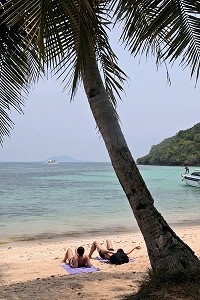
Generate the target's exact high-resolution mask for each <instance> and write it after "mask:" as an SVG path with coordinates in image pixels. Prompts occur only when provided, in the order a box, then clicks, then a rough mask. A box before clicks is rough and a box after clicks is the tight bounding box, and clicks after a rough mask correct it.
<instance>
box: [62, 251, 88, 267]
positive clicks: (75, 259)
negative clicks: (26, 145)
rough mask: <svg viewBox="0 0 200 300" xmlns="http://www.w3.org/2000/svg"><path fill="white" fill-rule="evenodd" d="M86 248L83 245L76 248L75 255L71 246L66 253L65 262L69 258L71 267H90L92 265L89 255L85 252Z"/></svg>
mask: <svg viewBox="0 0 200 300" xmlns="http://www.w3.org/2000/svg"><path fill="white" fill-rule="evenodd" d="M84 252H85V249H84V248H83V247H78V248H75V255H73V253H72V250H71V248H69V249H68V250H67V252H66V254H65V257H64V259H63V262H64V263H66V262H67V260H68V262H69V266H70V267H71V268H80V267H88V268H90V267H91V266H92V264H91V262H90V259H89V256H88V255H86V254H84Z"/></svg>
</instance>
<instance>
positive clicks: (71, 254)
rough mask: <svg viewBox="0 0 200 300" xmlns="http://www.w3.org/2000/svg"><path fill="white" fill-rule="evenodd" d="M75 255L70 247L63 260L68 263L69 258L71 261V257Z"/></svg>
mask: <svg viewBox="0 0 200 300" xmlns="http://www.w3.org/2000/svg"><path fill="white" fill-rule="evenodd" d="M72 257H73V253H72V249H71V248H68V249H67V252H66V253H65V257H64V259H63V262H64V263H66V261H67V259H68V261H70V259H71V258H72Z"/></svg>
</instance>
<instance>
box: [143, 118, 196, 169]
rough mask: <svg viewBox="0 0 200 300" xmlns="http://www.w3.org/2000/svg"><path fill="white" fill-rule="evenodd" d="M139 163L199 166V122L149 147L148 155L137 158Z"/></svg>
mask: <svg viewBox="0 0 200 300" xmlns="http://www.w3.org/2000/svg"><path fill="white" fill-rule="evenodd" d="M137 164H140V165H160V166H183V165H189V166H199V165H200V123H198V124H196V125H194V126H193V127H192V128H189V129H187V130H180V131H179V132H178V133H177V134H176V135H175V136H172V137H170V138H167V139H165V140H163V141H162V142H161V143H159V144H158V145H154V146H152V147H151V150H150V152H149V154H148V155H145V156H144V157H141V158H138V159H137Z"/></svg>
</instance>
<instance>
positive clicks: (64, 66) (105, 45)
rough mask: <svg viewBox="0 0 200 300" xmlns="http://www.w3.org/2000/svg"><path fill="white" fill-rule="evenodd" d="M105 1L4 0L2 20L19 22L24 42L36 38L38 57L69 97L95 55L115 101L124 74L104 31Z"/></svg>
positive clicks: (106, 7) (28, 43)
mask: <svg viewBox="0 0 200 300" xmlns="http://www.w3.org/2000/svg"><path fill="white" fill-rule="evenodd" d="M10 4H12V5H10ZM109 4H110V1H108V0H102V1H99V0H82V1H76V0H75V1H66V0H43V1H41V0H40V1H39V0H25V1H24V0H8V1H7V4H6V5H5V6H4V8H5V10H6V15H5V18H4V21H5V22H6V24H7V25H8V26H13V25H14V24H16V23H17V24H21V25H20V30H21V32H26V42H27V45H31V44H32V42H33V41H34V40H35V39H36V40H37V46H38V48H39V53H40V55H41V59H42V60H43V61H45V62H46V63H47V68H48V69H50V70H52V69H53V71H54V73H55V74H57V75H58V74H59V76H60V77H62V80H63V81H64V83H65V88H66V87H69V86H70V85H71V92H72V96H74V94H75V91H76V88H77V85H78V84H79V81H80V80H81V76H82V75H81V74H83V73H84V69H85V68H86V67H87V66H88V64H89V63H90V60H91V59H93V57H94V55H95V56H96V59H97V60H98V61H99V64H100V67H101V68H102V71H103V74H104V81H105V87H106V89H107V92H108V94H109V96H110V99H111V101H113V103H115V100H116V99H115V96H114V94H115V93H114V91H116V92H117V95H118V96H119V91H120V90H121V91H122V90H123V88H122V83H123V81H124V80H125V77H126V75H125V74H124V72H123V71H122V70H121V69H120V68H119V67H118V65H117V57H116V56H115V54H114V52H113V51H112V50H111V47H110V44H109V38H108V36H107V34H106V30H107V25H108V24H109V22H110V21H109V20H108V15H109ZM27 47H28V46H27ZM113 88H114V89H113Z"/></svg>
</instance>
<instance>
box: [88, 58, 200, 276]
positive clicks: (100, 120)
mask: <svg viewBox="0 0 200 300" xmlns="http://www.w3.org/2000/svg"><path fill="white" fill-rule="evenodd" d="M83 84H84V88H85V91H86V94H87V98H88V101H89V105H90V108H91V111H92V113H93V116H94V119H95V121H96V124H97V127H98V128H99V131H100V133H101V135H102V137H103V140H104V142H105V145H106V148H107V150H108V153H109V156H110V159H111V162H112V165H113V168H114V170H115V173H116V175H117V177H118V179H119V182H120V184H121V186H122V188H123V190H124V192H125V194H126V196H127V198H128V200H129V203H130V206H131V208H132V211H133V213H134V216H135V218H136V220H137V223H138V226H139V228H140V230H141V232H142V234H143V237H144V240H145V243H146V246H147V251H148V255H149V259H150V263H151V266H152V269H153V270H154V271H162V272H167V273H170V274H173V273H176V272H179V271H184V270H193V269H200V260H199V259H198V258H197V257H196V256H195V255H194V252H193V251H192V249H191V248H190V247H189V246H188V245H186V244H185V243H184V242H183V241H182V240H181V239H180V238H179V237H178V236H177V235H176V234H175V232H174V231H173V230H172V229H171V228H170V226H169V225H168V224H167V222H166V221H165V220H164V218H163V217H162V215H161V214H160V213H159V212H158V211H157V209H156V208H155V207H154V201H153V198H152V196H151V194H150V192H149V190H148V188H147V186H146V184H145V182H144V180H143V178H142V176H141V175H140V172H139V170H138V168H137V166H136V164H135V162H134V160H133V158H132V155H131V153H130V151H129V148H128V146H127V143H126V141H125V139H124V136H123V133H122V131H121V128H120V125H119V121H118V117H117V114H116V111H115V108H114V107H113V105H112V103H111V102H110V100H109V97H108V95H107V93H106V90H105V87H104V84H103V82H102V79H101V75H100V72H99V70H98V66H97V63H96V61H92V62H91V64H90V65H89V66H88V68H87V70H86V71H85V72H84V74H83Z"/></svg>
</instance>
